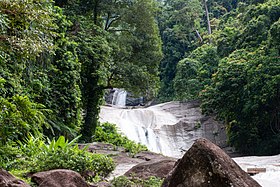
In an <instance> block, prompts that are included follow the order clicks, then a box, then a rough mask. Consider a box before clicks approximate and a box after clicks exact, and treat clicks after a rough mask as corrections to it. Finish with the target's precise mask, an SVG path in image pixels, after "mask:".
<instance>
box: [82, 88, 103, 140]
mask: <svg viewBox="0 0 280 187" xmlns="http://www.w3.org/2000/svg"><path fill="white" fill-rule="evenodd" d="M88 91H89V92H88V93H87V96H86V97H87V104H86V107H85V108H86V116H85V122H84V125H83V127H82V130H81V134H82V140H83V141H84V142H92V140H93V135H94V133H95V129H96V126H97V125H98V115H99V110H100V107H99V106H100V99H101V98H102V96H103V91H102V89H99V88H96V89H93V90H88Z"/></svg>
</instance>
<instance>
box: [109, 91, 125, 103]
mask: <svg viewBox="0 0 280 187" xmlns="http://www.w3.org/2000/svg"><path fill="white" fill-rule="evenodd" d="M126 96H127V92H126V91H125V90H123V89H115V92H114V95H113V99H112V105H116V106H125V105H126Z"/></svg>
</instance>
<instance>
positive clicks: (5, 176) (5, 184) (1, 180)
mask: <svg viewBox="0 0 280 187" xmlns="http://www.w3.org/2000/svg"><path fill="white" fill-rule="evenodd" d="M0 186H1V187H30V185H28V184H26V183H25V182H23V181H22V180H19V179H17V178H15V177H14V176H13V175H11V174H10V173H9V172H7V171H5V170H3V169H0Z"/></svg>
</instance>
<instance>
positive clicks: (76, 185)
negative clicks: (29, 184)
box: [31, 169, 89, 187]
mask: <svg viewBox="0 0 280 187" xmlns="http://www.w3.org/2000/svg"><path fill="white" fill-rule="evenodd" d="M31 180H32V181H33V182H35V183H36V184H37V185H38V186H39V187H89V185H88V184H87V183H86V182H85V180H84V179H83V178H82V176H81V175H80V174H79V173H77V172H75V171H71V170H66V169H56V170H50V171H43V172H39V173H35V174H33V175H32V177H31Z"/></svg>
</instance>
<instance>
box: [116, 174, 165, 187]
mask: <svg viewBox="0 0 280 187" xmlns="http://www.w3.org/2000/svg"><path fill="white" fill-rule="evenodd" d="M162 181H163V180H162V179H160V178H157V177H154V176H151V177H150V178H149V179H147V180H143V179H139V178H128V177H126V176H120V177H117V178H114V179H113V181H112V185H113V186H114V187H134V186H139V187H140V186H141V187H160V186H161V184H162Z"/></svg>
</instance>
